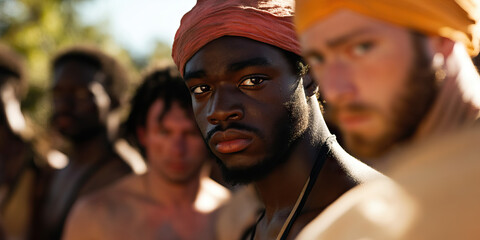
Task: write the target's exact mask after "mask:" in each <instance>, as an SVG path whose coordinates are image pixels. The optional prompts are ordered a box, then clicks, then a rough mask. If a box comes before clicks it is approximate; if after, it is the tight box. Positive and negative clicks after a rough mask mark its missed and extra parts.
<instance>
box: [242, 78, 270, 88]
mask: <svg viewBox="0 0 480 240" xmlns="http://www.w3.org/2000/svg"><path fill="white" fill-rule="evenodd" d="M263 81H265V78H263V77H258V76H257V77H248V78H246V79H244V80H243V81H242V83H240V86H256V85H259V84H261V83H263Z"/></svg>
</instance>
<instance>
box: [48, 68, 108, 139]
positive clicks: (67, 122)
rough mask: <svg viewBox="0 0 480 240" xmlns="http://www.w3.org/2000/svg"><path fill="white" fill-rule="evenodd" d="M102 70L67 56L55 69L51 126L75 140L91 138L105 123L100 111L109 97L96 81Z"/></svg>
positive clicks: (105, 108) (105, 106) (106, 106)
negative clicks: (69, 58)
mask: <svg viewBox="0 0 480 240" xmlns="http://www.w3.org/2000/svg"><path fill="white" fill-rule="evenodd" d="M100 76H102V75H101V74H99V72H98V70H97V69H96V68H95V67H93V66H91V65H89V64H86V63H82V62H79V61H74V60H67V61H66V62H64V63H62V64H61V65H59V66H58V67H57V68H56V69H55V73H54V79H53V86H52V94H53V109H52V111H53V115H52V119H51V121H52V126H53V128H54V129H56V130H57V131H59V132H60V133H61V134H62V135H64V136H66V137H68V138H70V139H72V140H82V139H88V138H89V137H91V136H93V135H96V134H98V133H99V132H100V131H102V129H103V128H104V127H105V121H104V119H102V117H101V115H102V114H101V113H104V112H106V111H108V108H109V106H108V105H109V97H108V95H107V94H106V92H105V90H104V89H103V87H102V85H100V84H99V83H98V82H97V81H98V79H96V78H99V77H100Z"/></svg>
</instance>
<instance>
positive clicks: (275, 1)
mask: <svg viewBox="0 0 480 240" xmlns="http://www.w3.org/2000/svg"><path fill="white" fill-rule="evenodd" d="M293 14H294V1H293V0H269V1H262V0H230V1H225V0H198V1H197V4H196V5H195V6H194V7H193V8H192V10H190V11H189V12H188V13H186V14H185V15H184V16H183V18H182V20H181V23H180V27H179V29H178V30H177V33H176V34H175V41H174V43H173V47H172V57H173V60H174V61H175V64H176V65H177V67H178V69H179V70H180V73H181V74H182V76H183V74H184V67H185V64H186V62H187V61H188V60H189V59H190V58H191V57H192V56H193V55H194V54H195V53H196V52H197V51H198V50H200V49H201V48H202V47H203V46H205V45H206V44H207V43H209V42H211V41H213V40H215V39H217V38H220V37H223V36H238V37H246V38H250V39H253V40H256V41H259V42H263V43H267V44H270V45H273V46H276V47H279V48H281V49H284V50H287V51H290V52H293V53H296V54H299V55H300V53H301V51H300V46H299V43H298V39H297V37H296V32H295V28H294V24H293Z"/></svg>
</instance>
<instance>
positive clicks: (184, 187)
mask: <svg viewBox="0 0 480 240" xmlns="http://www.w3.org/2000/svg"><path fill="white" fill-rule="evenodd" d="M162 109H163V101H162V100H157V101H156V102H155V103H153V104H152V106H151V107H150V109H149V112H148V115H147V123H146V126H145V128H143V129H139V131H138V133H139V134H138V135H139V140H140V141H141V142H142V144H143V145H144V146H145V148H146V156H147V159H148V160H149V161H150V162H149V163H150V164H149V170H148V171H147V173H146V174H144V175H140V176H135V175H131V176H129V177H126V178H125V179H123V180H121V181H120V182H118V183H116V184H115V185H113V186H112V187H110V188H107V189H106V190H104V191H100V192H98V193H96V194H93V195H90V196H88V197H87V198H84V199H82V200H81V201H80V202H79V203H78V204H77V205H76V207H75V208H74V210H73V213H72V214H71V216H70V217H69V220H68V222H67V228H66V232H65V234H64V238H63V239H68V240H75V239H172V240H176V239H182V240H184V239H185V240H188V239H214V238H215V232H214V222H215V219H216V216H217V214H216V213H217V211H216V210H217V209H218V208H219V206H221V204H222V203H223V202H224V201H226V200H227V199H228V198H229V193H228V191H227V190H226V189H225V188H223V187H222V186H220V185H219V184H217V183H215V182H214V181H213V180H211V179H209V178H207V177H204V176H203V175H202V174H201V171H200V170H201V167H202V166H203V163H204V162H205V161H206V160H207V157H208V155H207V151H206V149H205V146H204V143H203V140H202V139H201V137H200V133H198V130H196V127H195V125H194V122H193V121H194V120H193V119H191V118H190V117H189V116H187V114H186V113H185V110H183V109H182V108H181V107H180V106H179V105H178V104H177V103H175V102H174V103H173V105H172V108H171V109H170V110H169V112H167V114H166V115H165V117H164V118H163V120H162V124H160V123H159V120H158V115H159V113H160V112H161V111H162ZM197 135H198V136H197ZM167 139H168V141H167ZM182 149H183V150H182ZM160 154H161V155H160ZM159 168H162V169H159Z"/></svg>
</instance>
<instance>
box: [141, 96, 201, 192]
mask: <svg viewBox="0 0 480 240" xmlns="http://www.w3.org/2000/svg"><path fill="white" fill-rule="evenodd" d="M163 105H164V103H163V101H161V100H157V101H155V102H154V103H153V104H152V106H151V107H150V110H149V112H148V114H147V119H146V124H145V127H144V128H143V127H142V128H139V129H138V131H137V132H138V135H139V140H140V142H141V143H142V145H144V148H145V152H146V158H147V159H148V161H149V165H150V166H151V169H152V170H153V171H155V172H156V173H157V174H158V175H159V177H163V178H165V180H167V181H171V182H173V183H185V182H188V181H190V180H192V179H193V178H195V177H198V174H199V171H200V168H201V166H202V164H203V163H204V162H205V159H207V158H208V152H207V149H206V148H205V143H204V142H203V139H202V136H201V135H200V132H199V131H198V128H197V127H196V125H195V122H194V121H193V119H192V116H188V115H187V112H186V111H185V110H184V109H182V108H181V107H180V106H179V104H178V103H175V102H174V103H173V104H172V107H171V109H170V110H169V112H168V113H167V114H166V115H165V116H164V117H163V119H161V120H160V119H159V116H160V114H161V113H162V112H163Z"/></svg>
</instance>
